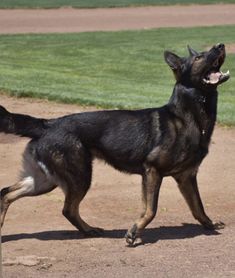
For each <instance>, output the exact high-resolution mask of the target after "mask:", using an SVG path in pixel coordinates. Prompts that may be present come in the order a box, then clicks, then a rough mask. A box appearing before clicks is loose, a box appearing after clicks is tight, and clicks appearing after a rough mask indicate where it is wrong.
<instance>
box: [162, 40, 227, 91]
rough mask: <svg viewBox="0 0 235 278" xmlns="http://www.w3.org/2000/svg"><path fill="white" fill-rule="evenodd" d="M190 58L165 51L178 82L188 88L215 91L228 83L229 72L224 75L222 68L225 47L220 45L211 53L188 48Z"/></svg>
mask: <svg viewBox="0 0 235 278" xmlns="http://www.w3.org/2000/svg"><path fill="white" fill-rule="evenodd" d="M188 50H189V57H188V58H182V57H179V56H177V55H176V54H174V53H172V52H169V51H165V53H164V56H165V60H166V62H167V64H168V65H169V66H170V68H171V69H172V70H173V72H174V75H175V78H176V81H177V82H178V83H181V84H183V85H185V86H187V87H194V88H200V89H205V90H208V89H213V88H216V87H217V86H218V85H219V84H221V83H223V82H225V81H227V80H228V79H229V77H230V75H229V71H227V72H226V73H223V72H222V71H221V70H220V68H221V66H222V65H223V63H224V60H225V56H226V54H225V46H224V44H222V43H219V44H217V45H215V46H213V47H212V48H211V49H210V50H209V51H204V52H199V53H198V52H196V51H195V50H193V49H192V48H191V47H189V46H188Z"/></svg>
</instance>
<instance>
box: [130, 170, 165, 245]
mask: <svg viewBox="0 0 235 278" xmlns="http://www.w3.org/2000/svg"><path fill="white" fill-rule="evenodd" d="M161 183H162V177H161V175H160V174H159V173H158V171H157V170H156V169H155V168H154V167H146V169H145V173H144V175H143V184H142V200H143V203H144V210H145V211H144V213H142V214H141V217H140V219H138V220H137V221H136V222H135V224H134V225H133V227H132V228H131V229H130V230H129V231H128V232H127V234H126V241H127V243H128V244H129V245H133V244H134V242H135V240H136V238H138V237H140V235H141V233H142V231H143V230H144V228H145V227H146V226H147V225H148V224H149V223H150V222H151V221H152V219H153V218H154V216H155V215H156V212H157V204H158V195H159V190H160V186H161Z"/></svg>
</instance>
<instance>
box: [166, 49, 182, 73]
mask: <svg viewBox="0 0 235 278" xmlns="http://www.w3.org/2000/svg"><path fill="white" fill-rule="evenodd" d="M164 58H165V61H166V62H167V64H168V65H169V66H170V68H171V69H172V70H173V71H175V70H178V69H179V68H180V67H181V59H180V57H179V56H177V55H176V54H174V53H172V52H170V51H165V52H164Z"/></svg>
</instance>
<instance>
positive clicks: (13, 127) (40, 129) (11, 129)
mask: <svg viewBox="0 0 235 278" xmlns="http://www.w3.org/2000/svg"><path fill="white" fill-rule="evenodd" d="M47 128H48V121H47V120H45V119H39V118H34V117H31V116H28V115H23V114H14V113H10V112H9V111H7V110H6V109H5V108H4V107H3V106H1V105H0V132H5V133H11V134H16V135H20V136H24V137H29V138H39V137H40V136H41V135H42V134H43V133H44V131H45V130H46V129H47Z"/></svg>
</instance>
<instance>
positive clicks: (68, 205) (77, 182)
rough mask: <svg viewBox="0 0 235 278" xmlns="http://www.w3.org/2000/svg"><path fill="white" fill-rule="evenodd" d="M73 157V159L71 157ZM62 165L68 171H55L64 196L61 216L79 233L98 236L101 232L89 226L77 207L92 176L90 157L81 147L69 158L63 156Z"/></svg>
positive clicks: (87, 188)
mask: <svg viewBox="0 0 235 278" xmlns="http://www.w3.org/2000/svg"><path fill="white" fill-rule="evenodd" d="M73 155H74V157H73ZM63 162H64V165H66V167H67V169H69V171H64V172H63V173H61V171H58V170H59V168H58V170H56V173H57V176H58V178H59V183H60V184H59V185H60V186H61V188H62V190H63V192H64V194H65V202H64V208H63V211H62V213H63V215H64V216H65V217H66V218H67V219H68V220H69V222H70V223H71V224H72V225H74V226H75V227H76V228H77V229H78V230H79V231H81V232H82V233H83V234H84V235H87V236H100V235H101V234H102V233H103V230H102V229H100V228H96V227H91V226H89V225H88V224H87V223H86V222H85V221H84V220H83V219H82V218H81V216H80V214H79V206H80V203H81V202H82V200H83V198H84V197H85V196H86V194H87V192H88V190H89V188H90V185H91V176H92V157H91V154H90V152H89V151H88V150H86V149H85V148H84V147H83V146H82V145H81V146H80V147H79V148H77V149H74V151H73V154H71V156H67V157H66V156H64V160H63Z"/></svg>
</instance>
